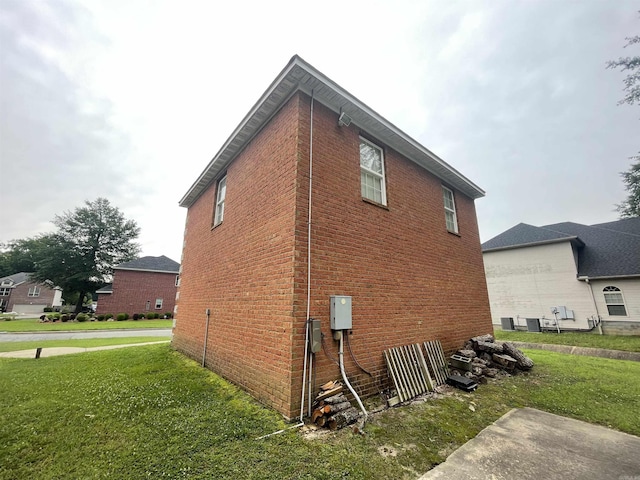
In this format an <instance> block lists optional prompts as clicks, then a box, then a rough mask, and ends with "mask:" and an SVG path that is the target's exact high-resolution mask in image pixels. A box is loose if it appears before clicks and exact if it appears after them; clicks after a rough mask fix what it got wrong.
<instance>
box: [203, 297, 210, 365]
mask: <svg viewBox="0 0 640 480" xmlns="http://www.w3.org/2000/svg"><path fill="white" fill-rule="evenodd" d="M205 313H206V314H207V321H206V323H205V325H204V347H203V350H202V366H203V367H204V360H205V358H207V340H208V339H209V316H210V315H211V310H210V309H208V308H207V309H206V310H205Z"/></svg>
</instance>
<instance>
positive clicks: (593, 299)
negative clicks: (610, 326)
mask: <svg viewBox="0 0 640 480" xmlns="http://www.w3.org/2000/svg"><path fill="white" fill-rule="evenodd" d="M584 281H585V282H587V285H589V293H590V294H591V300H592V301H593V306H594V308H595V309H596V315H597V316H598V333H599V334H600V335H604V332H603V331H602V317H601V316H600V312H599V311H598V303H597V302H596V296H595V295H594V294H593V285H591V282H590V281H589V276H588V275H587V276H586V277H584Z"/></svg>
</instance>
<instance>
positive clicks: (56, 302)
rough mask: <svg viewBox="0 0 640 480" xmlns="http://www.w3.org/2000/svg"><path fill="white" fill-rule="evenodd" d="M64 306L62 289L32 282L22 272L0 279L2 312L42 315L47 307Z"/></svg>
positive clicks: (27, 275) (0, 308)
mask: <svg viewBox="0 0 640 480" xmlns="http://www.w3.org/2000/svg"><path fill="white" fill-rule="evenodd" d="M61 305H62V289H61V288H60V287H52V286H51V285H50V284H48V283H38V282H33V281H31V280H30V273H28V272H20V273H15V274H13V275H9V276H7V277H2V278H0V312H2V311H5V312H17V313H22V314H24V313H28V314H31V313H33V314H35V313H42V312H43V310H44V308H45V307H52V308H53V307H59V306H61Z"/></svg>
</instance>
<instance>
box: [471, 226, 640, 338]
mask: <svg viewBox="0 0 640 480" xmlns="http://www.w3.org/2000/svg"><path fill="white" fill-rule="evenodd" d="M482 250H483V255H484V265H485V272H486V276H487V287H488V290H489V300H490V302H491V315H492V319H493V323H494V325H501V318H513V319H514V324H515V326H516V327H520V328H523V329H524V328H526V327H527V322H526V319H527V318H533V319H539V320H540V324H541V326H542V328H548V329H550V330H556V331H557V328H558V327H559V328H560V329H561V330H591V329H594V328H596V327H598V328H599V329H602V331H604V333H609V334H631V335H640V217H635V218H628V219H625V220H618V221H616V222H609V223H600V224H597V225H591V226H588V225H581V224H578V223H571V222H566V223H558V224H555V225H545V226H543V227H534V226H532V225H527V224H525V223H520V224H518V225H516V226H515V227H513V228H511V229H509V230H507V231H506V232H504V233H501V234H500V235H498V236H497V237H494V238H492V239H491V240H489V241H488V242H485V243H484V244H482ZM554 312H555V313H554ZM556 320H557V321H556ZM600 321H602V324H601V326H599V325H598V323H599V322H600ZM508 323H509V322H508V321H507V324H508ZM533 323H534V325H535V320H534V321H533Z"/></svg>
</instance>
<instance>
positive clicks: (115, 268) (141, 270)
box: [113, 267, 180, 275]
mask: <svg viewBox="0 0 640 480" xmlns="http://www.w3.org/2000/svg"><path fill="white" fill-rule="evenodd" d="M113 269H114V270H129V271H132V272H154V273H173V274H175V275H177V274H178V273H180V270H152V269H149V268H130V267H113Z"/></svg>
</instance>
